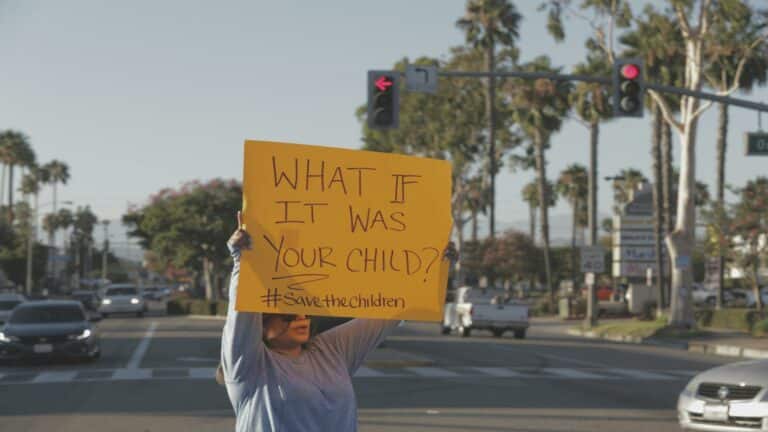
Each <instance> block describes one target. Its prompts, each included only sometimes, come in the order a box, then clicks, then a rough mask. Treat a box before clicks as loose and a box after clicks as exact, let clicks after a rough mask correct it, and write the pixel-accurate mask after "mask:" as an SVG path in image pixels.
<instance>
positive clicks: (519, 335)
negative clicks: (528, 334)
mask: <svg viewBox="0 0 768 432" xmlns="http://www.w3.org/2000/svg"><path fill="white" fill-rule="evenodd" d="M515 339H525V329H520V330H515Z"/></svg>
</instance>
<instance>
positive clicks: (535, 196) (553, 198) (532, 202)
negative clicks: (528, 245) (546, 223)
mask: <svg viewBox="0 0 768 432" xmlns="http://www.w3.org/2000/svg"><path fill="white" fill-rule="evenodd" d="M521 193H522V195H523V201H525V202H527V203H528V222H529V224H530V235H531V240H532V241H533V242H534V243H536V210H537V209H538V208H539V184H538V183H537V182H536V180H533V181H531V182H530V183H527V184H526V185H525V186H523V190H522V191H521ZM547 198H548V199H549V203H547V205H548V206H549V207H550V208H552V207H554V206H555V205H556V204H557V194H556V193H555V186H554V185H553V184H552V182H550V181H548V182H547Z"/></svg>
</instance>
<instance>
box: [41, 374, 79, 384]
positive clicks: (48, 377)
mask: <svg viewBox="0 0 768 432" xmlns="http://www.w3.org/2000/svg"><path fill="white" fill-rule="evenodd" d="M75 375H77V371H66V372H41V373H40V374H38V375H37V376H36V377H35V378H34V379H32V380H31V381H30V382H31V383H35V384H42V383H55V382H69V381H72V380H73V379H74V378H75Z"/></svg>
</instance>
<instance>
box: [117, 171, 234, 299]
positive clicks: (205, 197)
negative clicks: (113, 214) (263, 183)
mask: <svg viewBox="0 0 768 432" xmlns="http://www.w3.org/2000/svg"><path fill="white" fill-rule="evenodd" d="M241 200H242V186H241V185H240V184H239V183H238V182H237V181H234V180H229V181H226V180H221V179H215V180H211V181H209V182H207V183H201V182H197V181H194V182H189V183H186V184H184V185H183V186H182V187H181V188H180V189H178V190H174V189H163V190H161V191H160V192H158V193H157V194H155V195H154V196H152V197H151V198H150V202H149V203H148V204H146V205H145V206H143V207H140V208H135V209H132V210H130V211H129V212H128V213H126V214H125V215H123V223H124V224H125V225H126V226H128V227H129V229H130V231H129V235H130V236H132V237H135V238H138V239H139V241H140V243H141V245H142V246H143V247H144V249H146V250H149V251H152V252H153V253H154V254H156V256H157V257H158V259H161V260H163V261H164V262H166V263H168V264H172V265H173V266H175V267H177V268H188V269H192V270H193V274H194V275H195V276H196V277H195V280H197V276H199V275H202V277H203V281H204V284H205V297H206V298H207V299H209V300H215V299H217V298H218V295H219V291H220V288H221V285H222V282H223V278H224V277H225V275H226V269H225V265H226V264H227V262H228V260H229V258H228V257H229V252H228V250H227V247H226V239H227V238H228V237H229V235H230V234H231V233H232V232H233V231H234V230H235V228H237V227H236V226H235V225H236V223H235V217H234V215H235V214H236V212H237V211H238V210H239V209H240V206H241Z"/></svg>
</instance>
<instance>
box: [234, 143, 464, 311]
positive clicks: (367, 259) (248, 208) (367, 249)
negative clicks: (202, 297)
mask: <svg viewBox="0 0 768 432" xmlns="http://www.w3.org/2000/svg"><path fill="white" fill-rule="evenodd" d="M450 200H451V166H450V164H449V163H448V162H446V161H440V160H434V159H426V158H420V157H413V156H404V155H396V154H387V153H376V152H368V151H358V150H346V149H337V148H329V147H318V146H308V145H300V144H286V143H277V142H265V141H246V143H245V164H244V179H243V218H244V222H245V227H246V229H247V231H248V233H249V234H250V235H251V239H252V243H253V248H252V249H251V250H249V251H244V252H243V255H242V259H241V270H240V280H239V285H238V286H239V289H238V296H237V299H236V300H237V301H236V309H237V310H239V311H253V312H270V313H304V314H309V315H326V316H347V317H366V318H390V319H394V318H397V319H411V320H425V321H437V320H441V319H442V315H443V303H444V299H445V290H446V286H447V278H448V267H449V262H448V261H447V260H443V259H442V254H443V250H444V249H445V246H446V245H447V243H448V241H449V237H450V231H451V216H450V214H451V212H450V205H451V202H450Z"/></svg>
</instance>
